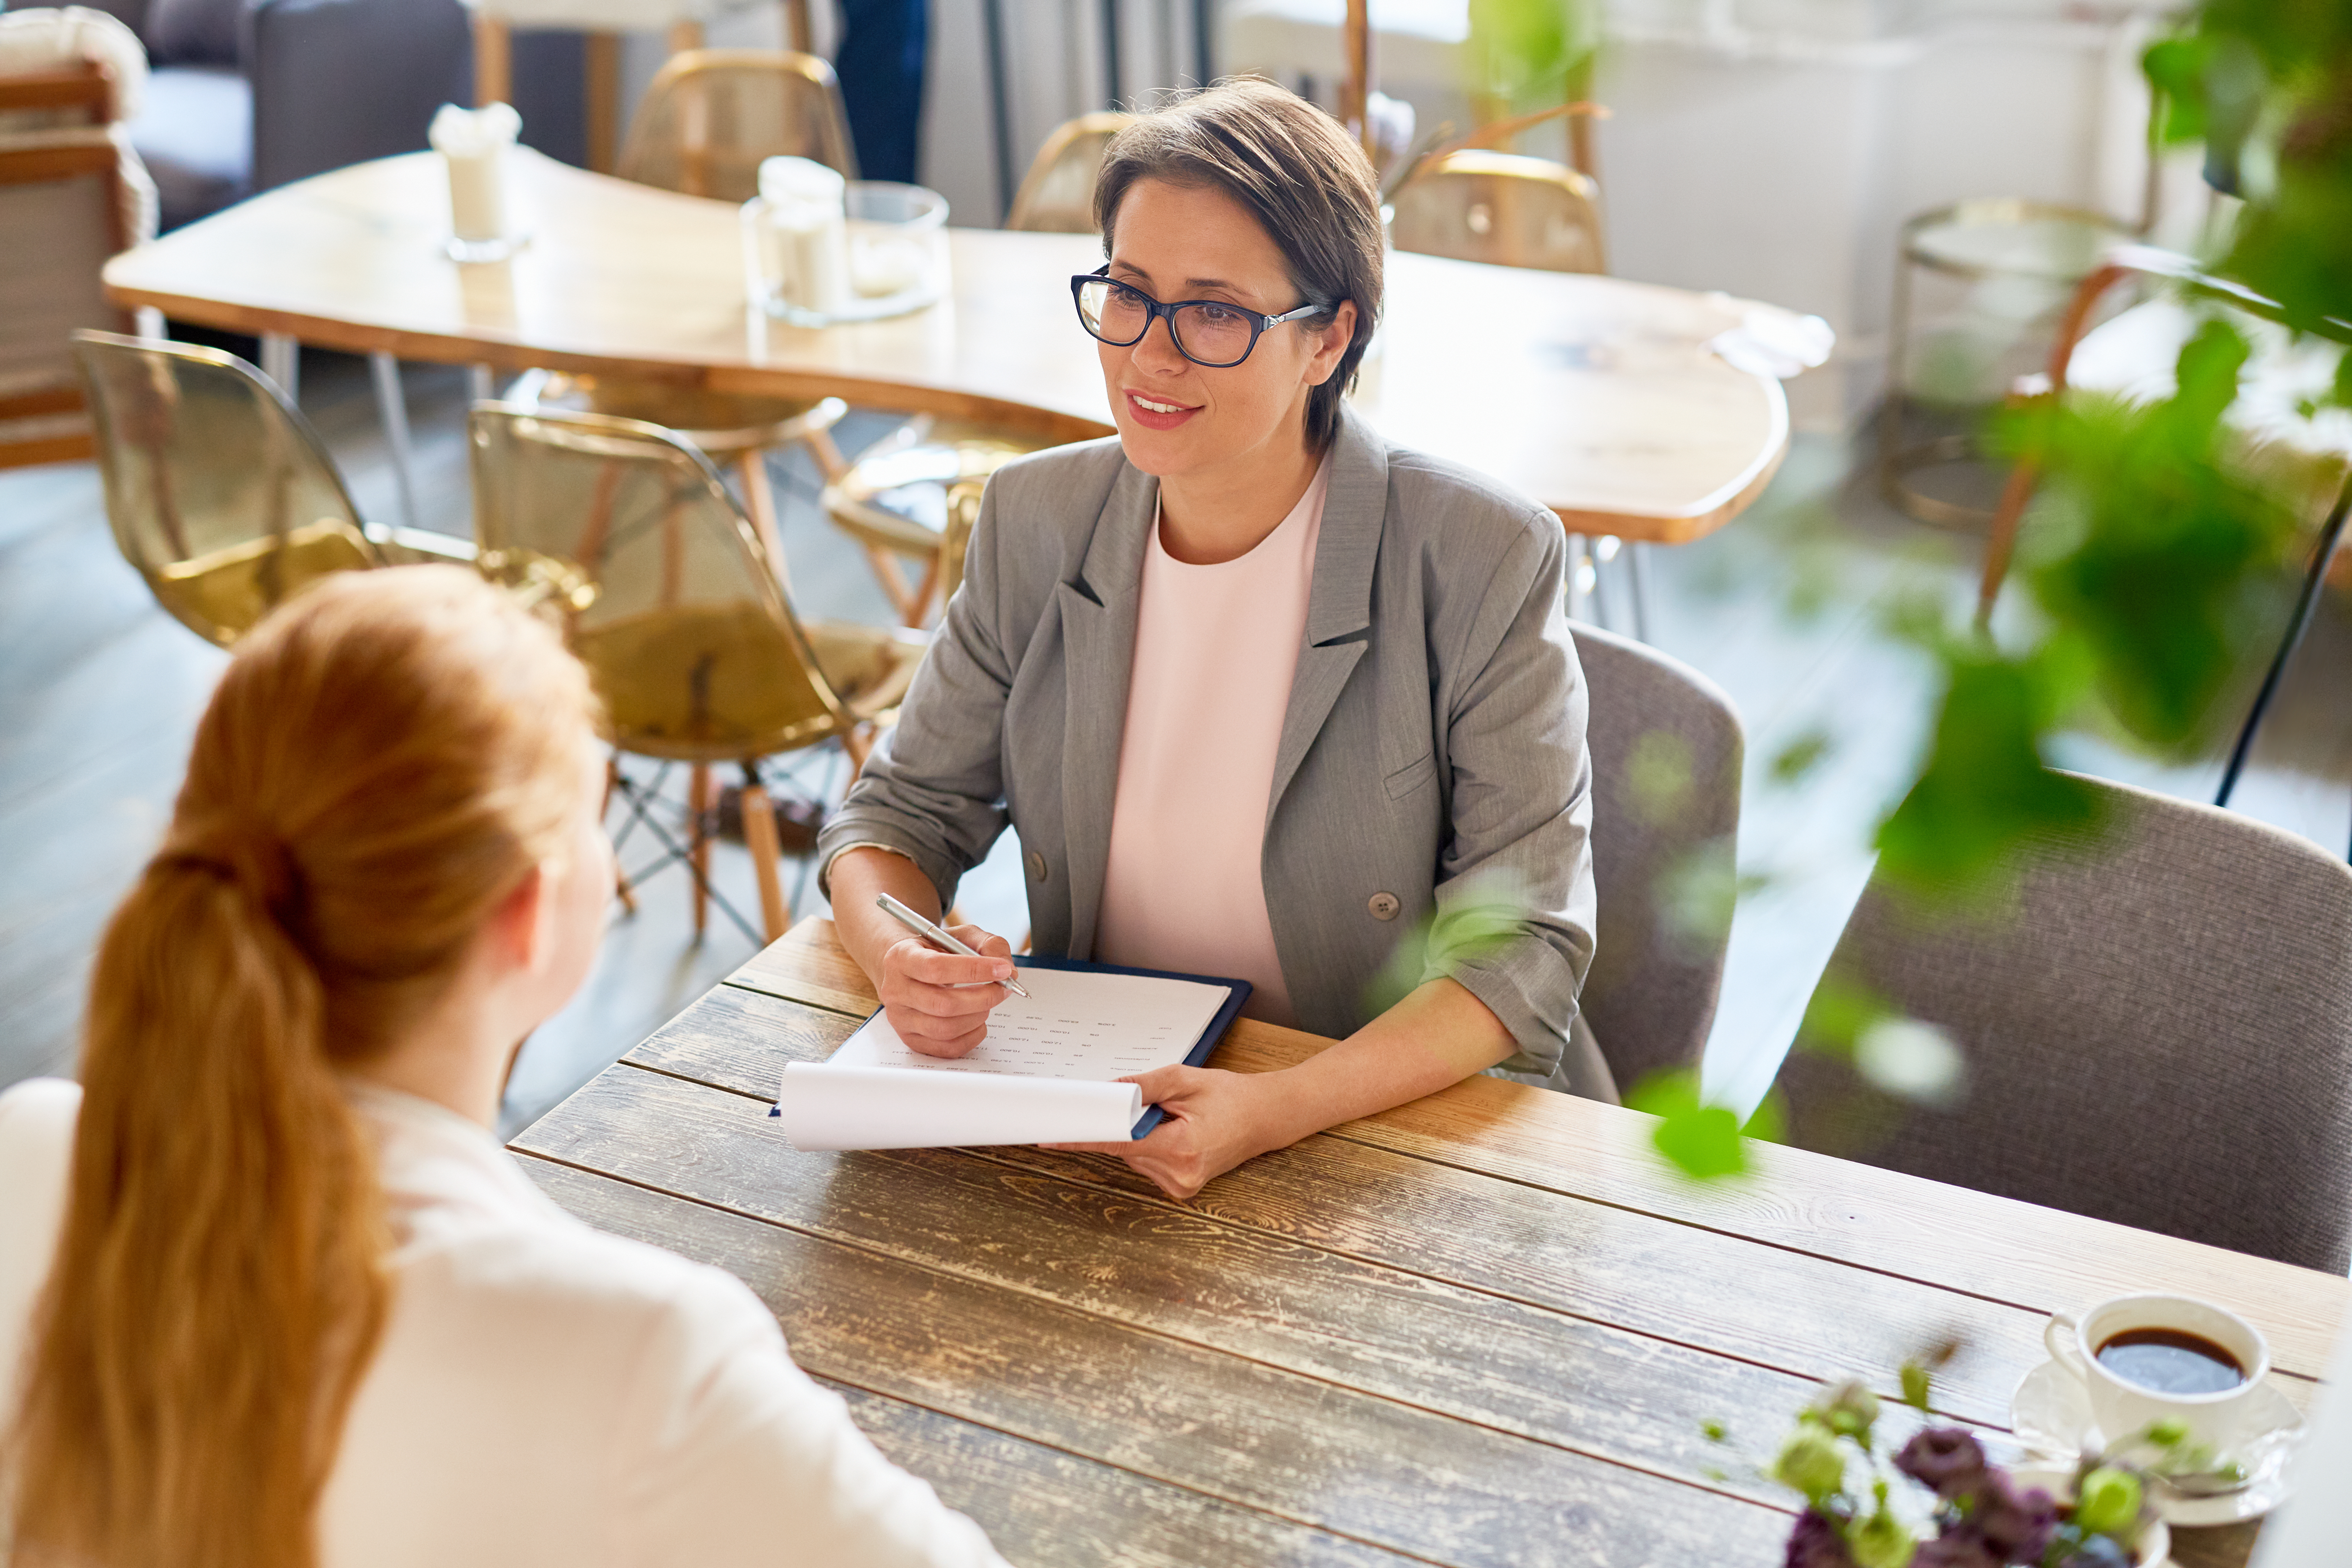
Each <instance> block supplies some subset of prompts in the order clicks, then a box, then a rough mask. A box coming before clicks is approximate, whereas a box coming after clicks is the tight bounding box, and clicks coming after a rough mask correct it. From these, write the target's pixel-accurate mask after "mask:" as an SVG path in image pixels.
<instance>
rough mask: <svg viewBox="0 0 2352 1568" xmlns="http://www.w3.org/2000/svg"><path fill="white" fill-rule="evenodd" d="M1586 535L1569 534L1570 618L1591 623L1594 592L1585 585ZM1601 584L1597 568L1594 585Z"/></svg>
mask: <svg viewBox="0 0 2352 1568" xmlns="http://www.w3.org/2000/svg"><path fill="white" fill-rule="evenodd" d="M1585 543H1586V541H1585V537H1584V535H1582V534H1580V533H1571V534H1570V535H1569V536H1568V618H1569V619H1570V620H1571V621H1584V622H1587V623H1590V622H1591V619H1592V594H1591V589H1590V588H1588V587H1586V585H1585V582H1584V573H1585V548H1584V547H1585ZM1599 585H1600V583H1599V578H1598V574H1597V569H1596V575H1595V579H1594V582H1593V586H1594V587H1598V586H1599Z"/></svg>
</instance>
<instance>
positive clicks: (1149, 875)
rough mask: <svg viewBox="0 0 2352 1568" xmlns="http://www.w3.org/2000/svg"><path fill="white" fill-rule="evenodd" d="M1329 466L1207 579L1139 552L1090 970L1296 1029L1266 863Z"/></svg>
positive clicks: (1196, 570)
mask: <svg viewBox="0 0 2352 1568" xmlns="http://www.w3.org/2000/svg"><path fill="white" fill-rule="evenodd" d="M1329 477H1330V459H1329V458H1328V457H1327V458H1325V459H1324V462H1323V466H1322V467H1321V468H1318V469H1317V470H1316V473H1315V479H1314V481H1313V482H1312V483H1311V484H1309V485H1308V486H1307V493H1306V494H1305V495H1303V496H1301V497H1299V498H1298V504H1297V506H1295V507H1292V508H1291V509H1290V515H1289V516H1287V517H1286V518H1284V519H1283V520H1282V521H1281V523H1280V524H1279V525H1278V526H1276V529H1275V531H1273V532H1272V533H1269V534H1267V535H1266V536H1265V539H1263V540H1261V541H1259V542H1258V544H1257V547H1256V548H1255V549H1254V550H1252V551H1251V552H1249V553H1248V554H1246V555H1244V556H1240V557H1238V558H1237V559H1235V560H1232V561H1224V562H1220V563H1217V564H1215V565H1213V566H1190V565H1187V564H1185V563H1183V562H1181V561H1179V560H1177V559H1176V558H1175V557H1174V556H1172V555H1171V554H1169V553H1168V552H1167V550H1166V549H1165V548H1163V547H1162V546H1161V544H1160V528H1159V524H1158V522H1157V521H1154V523H1153V525H1152V530H1151V541H1150V545H1149V546H1148V547H1147V549H1146V550H1145V552H1144V557H1143V587H1142V596H1141V601H1140V603H1139V605H1138V607H1137V612H1136V623H1135V662H1134V667H1133V668H1132V670H1131V671H1130V673H1129V676H1128V683H1127V724H1126V730H1125V732H1124V734H1123V736H1122V738H1121V741H1120V743H1119V751H1118V792H1117V794H1116V795H1115V796H1114V797H1113V802H1112V805H1111V822H1110V859H1109V863H1108V867H1107V868H1106V870H1105V873H1104V878H1103V898H1102V915H1101V919H1100V921H1099V922H1098V923H1097V927H1096V936H1095V956H1096V957H1097V958H1098V959H1100V960H1101V961H1103V962H1104V963H1121V964H1129V965H1133V966H1136V967H1139V968H1145V969H1173V970H1181V971H1183V972H1185V973H1192V974H1216V975H1229V976H1232V977H1234V978H1235V979H1240V980H1246V981H1248V982H1249V983H1250V984H1251V985H1252V986H1253V987H1254V990H1253V991H1252V993H1251V995H1250V1001H1249V1005H1248V1006H1247V1007H1246V1008H1244V1012H1245V1013H1247V1015H1248V1016H1251V1017H1253V1018H1262V1019H1265V1021H1267V1022H1268V1023H1275V1024H1291V1023H1294V1022H1295V1021H1296V1017H1295V1015H1294V1014H1293V1013H1292V1012H1291V1007H1290V991H1289V988H1288V987H1287V986H1286V985H1285V984H1283V980H1282V963H1281V961H1280V960H1279V959H1278V958H1277V957H1276V955H1275V949H1274V926H1273V923H1272V921H1270V920H1269V919H1268V917H1267V915H1266V910H1265V879H1264V875H1263V872H1262V870H1261V868H1260V865H1259V853H1260V851H1261V849H1262V848H1263V847H1264V845H1265V816H1266V807H1267V804H1268V797H1269V796H1270V795H1272V793H1273V789H1274V755H1275V752H1276V748H1277V747H1278V746H1279V745H1280V743H1281V740H1282V718H1283V714H1284V711H1285V710H1286V709H1287V708H1288V707H1289V704H1290V679H1291V677H1292V675H1293V674H1295V673H1296V672H1297V668H1298V645H1299V641H1300V639H1301V638H1302V637H1305V636H1306V633H1307V595H1308V593H1309V591H1310V590H1311V589H1312V587H1313V585H1314V576H1315V542H1316V539H1317V537H1318V535H1319V534H1320V533H1321V531H1322V527H1323V494H1324V490H1325V488H1326V485H1327V483H1328V479H1329Z"/></svg>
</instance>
